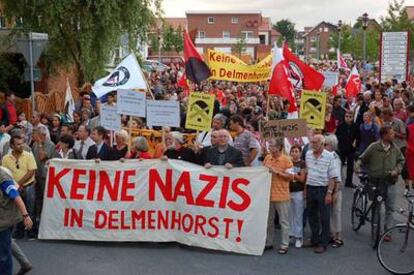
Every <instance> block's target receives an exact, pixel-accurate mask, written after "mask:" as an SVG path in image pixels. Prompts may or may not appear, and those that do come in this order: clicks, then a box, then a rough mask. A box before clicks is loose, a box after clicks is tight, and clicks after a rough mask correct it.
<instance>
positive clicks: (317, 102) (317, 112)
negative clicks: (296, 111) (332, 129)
mask: <svg viewBox="0 0 414 275" xmlns="http://www.w3.org/2000/svg"><path fill="white" fill-rule="evenodd" d="M325 111H326V93H322V92H311V91H305V90H304V91H303V92H302V96H301V99H300V118H302V119H305V120H306V123H307V124H308V125H309V126H310V127H311V128H314V129H323V128H324V127H325Z"/></svg>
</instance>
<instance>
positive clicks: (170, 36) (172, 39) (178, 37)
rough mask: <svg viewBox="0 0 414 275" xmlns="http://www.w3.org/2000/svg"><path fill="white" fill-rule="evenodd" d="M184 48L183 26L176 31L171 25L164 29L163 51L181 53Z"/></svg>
mask: <svg viewBox="0 0 414 275" xmlns="http://www.w3.org/2000/svg"><path fill="white" fill-rule="evenodd" d="M183 48H184V40H183V30H182V28H181V26H178V27H177V28H176V29H174V28H173V27H172V26H171V25H168V26H166V27H164V31H163V34H162V49H163V50H164V51H173V50H174V51H176V52H177V53H179V52H181V51H182V50H183Z"/></svg>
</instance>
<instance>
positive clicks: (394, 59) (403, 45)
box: [380, 32, 409, 83]
mask: <svg viewBox="0 0 414 275" xmlns="http://www.w3.org/2000/svg"><path fill="white" fill-rule="evenodd" d="M408 54H409V34H408V32H382V33H381V52H380V80H381V82H382V83H383V82H386V81H388V80H391V79H397V80H398V82H399V83H401V82H402V81H406V80H407V79H408Z"/></svg>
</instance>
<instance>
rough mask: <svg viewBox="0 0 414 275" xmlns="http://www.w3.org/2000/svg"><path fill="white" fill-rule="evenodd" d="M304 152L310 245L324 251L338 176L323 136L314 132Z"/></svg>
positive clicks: (327, 239) (328, 233) (333, 159)
mask: <svg viewBox="0 0 414 275" xmlns="http://www.w3.org/2000/svg"><path fill="white" fill-rule="evenodd" d="M310 144H311V148H310V150H309V151H308V152H307V153H306V158H305V159H306V167H307V169H308V176H307V179H306V204H307V209H308V211H309V224H310V227H311V231H312V236H311V247H315V253H324V252H325V251H326V248H327V246H328V243H329V240H330V228H329V226H330V206H331V204H332V200H333V198H332V194H333V192H334V187H335V180H336V179H337V178H338V177H339V175H338V173H337V170H336V165H335V158H334V156H333V154H332V153H330V152H328V151H327V150H325V149H324V144H325V137H324V136H323V135H314V136H313V138H312V140H311V143H310Z"/></svg>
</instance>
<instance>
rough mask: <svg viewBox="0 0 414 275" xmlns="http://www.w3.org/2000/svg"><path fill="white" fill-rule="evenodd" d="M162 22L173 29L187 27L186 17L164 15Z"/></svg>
mask: <svg viewBox="0 0 414 275" xmlns="http://www.w3.org/2000/svg"><path fill="white" fill-rule="evenodd" d="M164 22H165V23H166V24H167V25H170V26H171V27H173V28H174V29H176V28H178V27H181V29H183V30H184V29H186V28H187V18H185V17H166V18H164Z"/></svg>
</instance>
